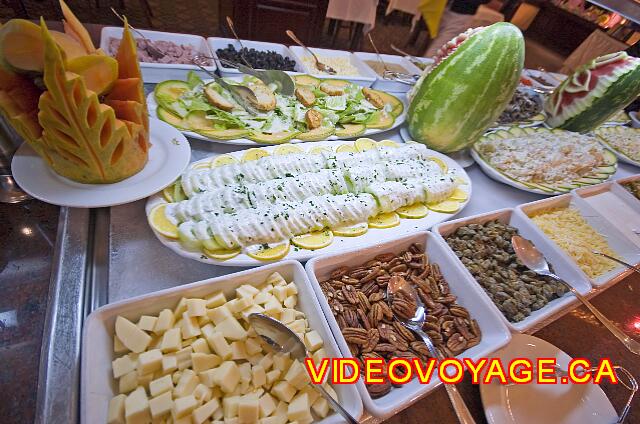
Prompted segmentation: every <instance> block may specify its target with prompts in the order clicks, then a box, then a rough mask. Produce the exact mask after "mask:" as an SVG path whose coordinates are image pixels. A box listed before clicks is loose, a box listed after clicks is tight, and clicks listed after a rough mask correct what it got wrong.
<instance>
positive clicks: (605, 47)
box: [560, 29, 629, 74]
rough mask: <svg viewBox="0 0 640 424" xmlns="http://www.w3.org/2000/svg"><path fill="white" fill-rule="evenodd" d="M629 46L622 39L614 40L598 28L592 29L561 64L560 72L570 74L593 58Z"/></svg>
mask: <svg viewBox="0 0 640 424" xmlns="http://www.w3.org/2000/svg"><path fill="white" fill-rule="evenodd" d="M628 47H629V46H628V45H626V44H625V43H623V42H622V41H619V40H616V39H615V38H613V37H611V36H609V35H608V34H606V33H604V32H602V31H600V30H599V29H597V30H595V31H593V32H592V33H591V34H590V35H589V36H588V37H587V38H586V39H585V40H584V41H583V42H582V43H581V44H580V45H579V46H578V47H577V48H576V49H575V50H574V51H573V52H572V53H571V54H570V55H569V57H567V59H566V60H565V61H564V63H563V64H562V68H560V72H561V73H563V74H570V73H571V72H573V71H575V69H576V68H577V67H578V66H580V65H583V64H585V63H587V62H589V61H590V60H592V59H595V58H596V57H598V56H602V55H605V54H609V53H615V52H619V51H621V50H626V49H627V48H628Z"/></svg>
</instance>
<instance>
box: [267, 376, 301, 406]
mask: <svg viewBox="0 0 640 424" xmlns="http://www.w3.org/2000/svg"><path fill="white" fill-rule="evenodd" d="M271 394H272V395H274V396H275V397H277V398H278V399H280V400H281V401H283V402H287V403H288V402H291V399H292V398H293V396H294V395H295V394H296V389H295V387H293V386H292V385H291V384H289V383H287V382H286V381H284V380H282V381H278V382H277V383H276V384H274V385H273V388H272V389H271Z"/></svg>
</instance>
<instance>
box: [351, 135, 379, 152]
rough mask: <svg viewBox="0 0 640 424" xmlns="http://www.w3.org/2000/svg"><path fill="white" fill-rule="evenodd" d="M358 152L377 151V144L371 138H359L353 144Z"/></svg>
mask: <svg viewBox="0 0 640 424" xmlns="http://www.w3.org/2000/svg"><path fill="white" fill-rule="evenodd" d="M353 145H354V146H355V148H356V150H357V151H359V152H364V151H365V150H371V149H375V148H376V146H377V143H376V142H375V141H374V140H372V139H370V138H359V139H357V140H356V141H355V143H353Z"/></svg>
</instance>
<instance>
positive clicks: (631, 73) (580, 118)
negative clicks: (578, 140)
mask: <svg viewBox="0 0 640 424" xmlns="http://www.w3.org/2000/svg"><path fill="white" fill-rule="evenodd" d="M638 95H640V59H638V58H635V57H632V56H629V55H628V54H626V53H625V52H617V53H611V54H608V55H605V56H600V57H598V58H595V59H593V60H592V61H591V62H589V63H586V64H585V65H582V66H581V67H579V68H578V69H576V71H575V72H574V73H573V74H571V75H569V76H568V77H567V79H565V80H564V81H563V82H562V84H560V85H559V86H558V87H557V88H556V89H555V90H554V91H553V93H551V95H550V96H549V97H548V98H547V100H546V101H545V105H544V109H545V112H546V113H547V125H549V126H550V127H560V128H563V129H566V130H569V131H576V132H588V131H591V130H593V129H595V128H597V127H599V126H600V125H601V124H602V123H604V122H605V121H606V120H607V119H609V118H610V117H611V116H613V115H615V114H616V113H617V112H618V111H619V110H620V109H622V108H624V107H625V106H627V105H628V104H629V103H631V102H632V101H633V100H635V98H636V97H638Z"/></svg>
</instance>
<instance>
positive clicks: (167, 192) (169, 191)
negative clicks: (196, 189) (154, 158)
mask: <svg viewBox="0 0 640 424" xmlns="http://www.w3.org/2000/svg"><path fill="white" fill-rule="evenodd" d="M174 184H175V183H173V184H169V185H168V186H166V187H165V188H164V189H162V196H163V197H164V199H165V200H166V201H167V202H169V203H173V190H174V188H173V185H174Z"/></svg>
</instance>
